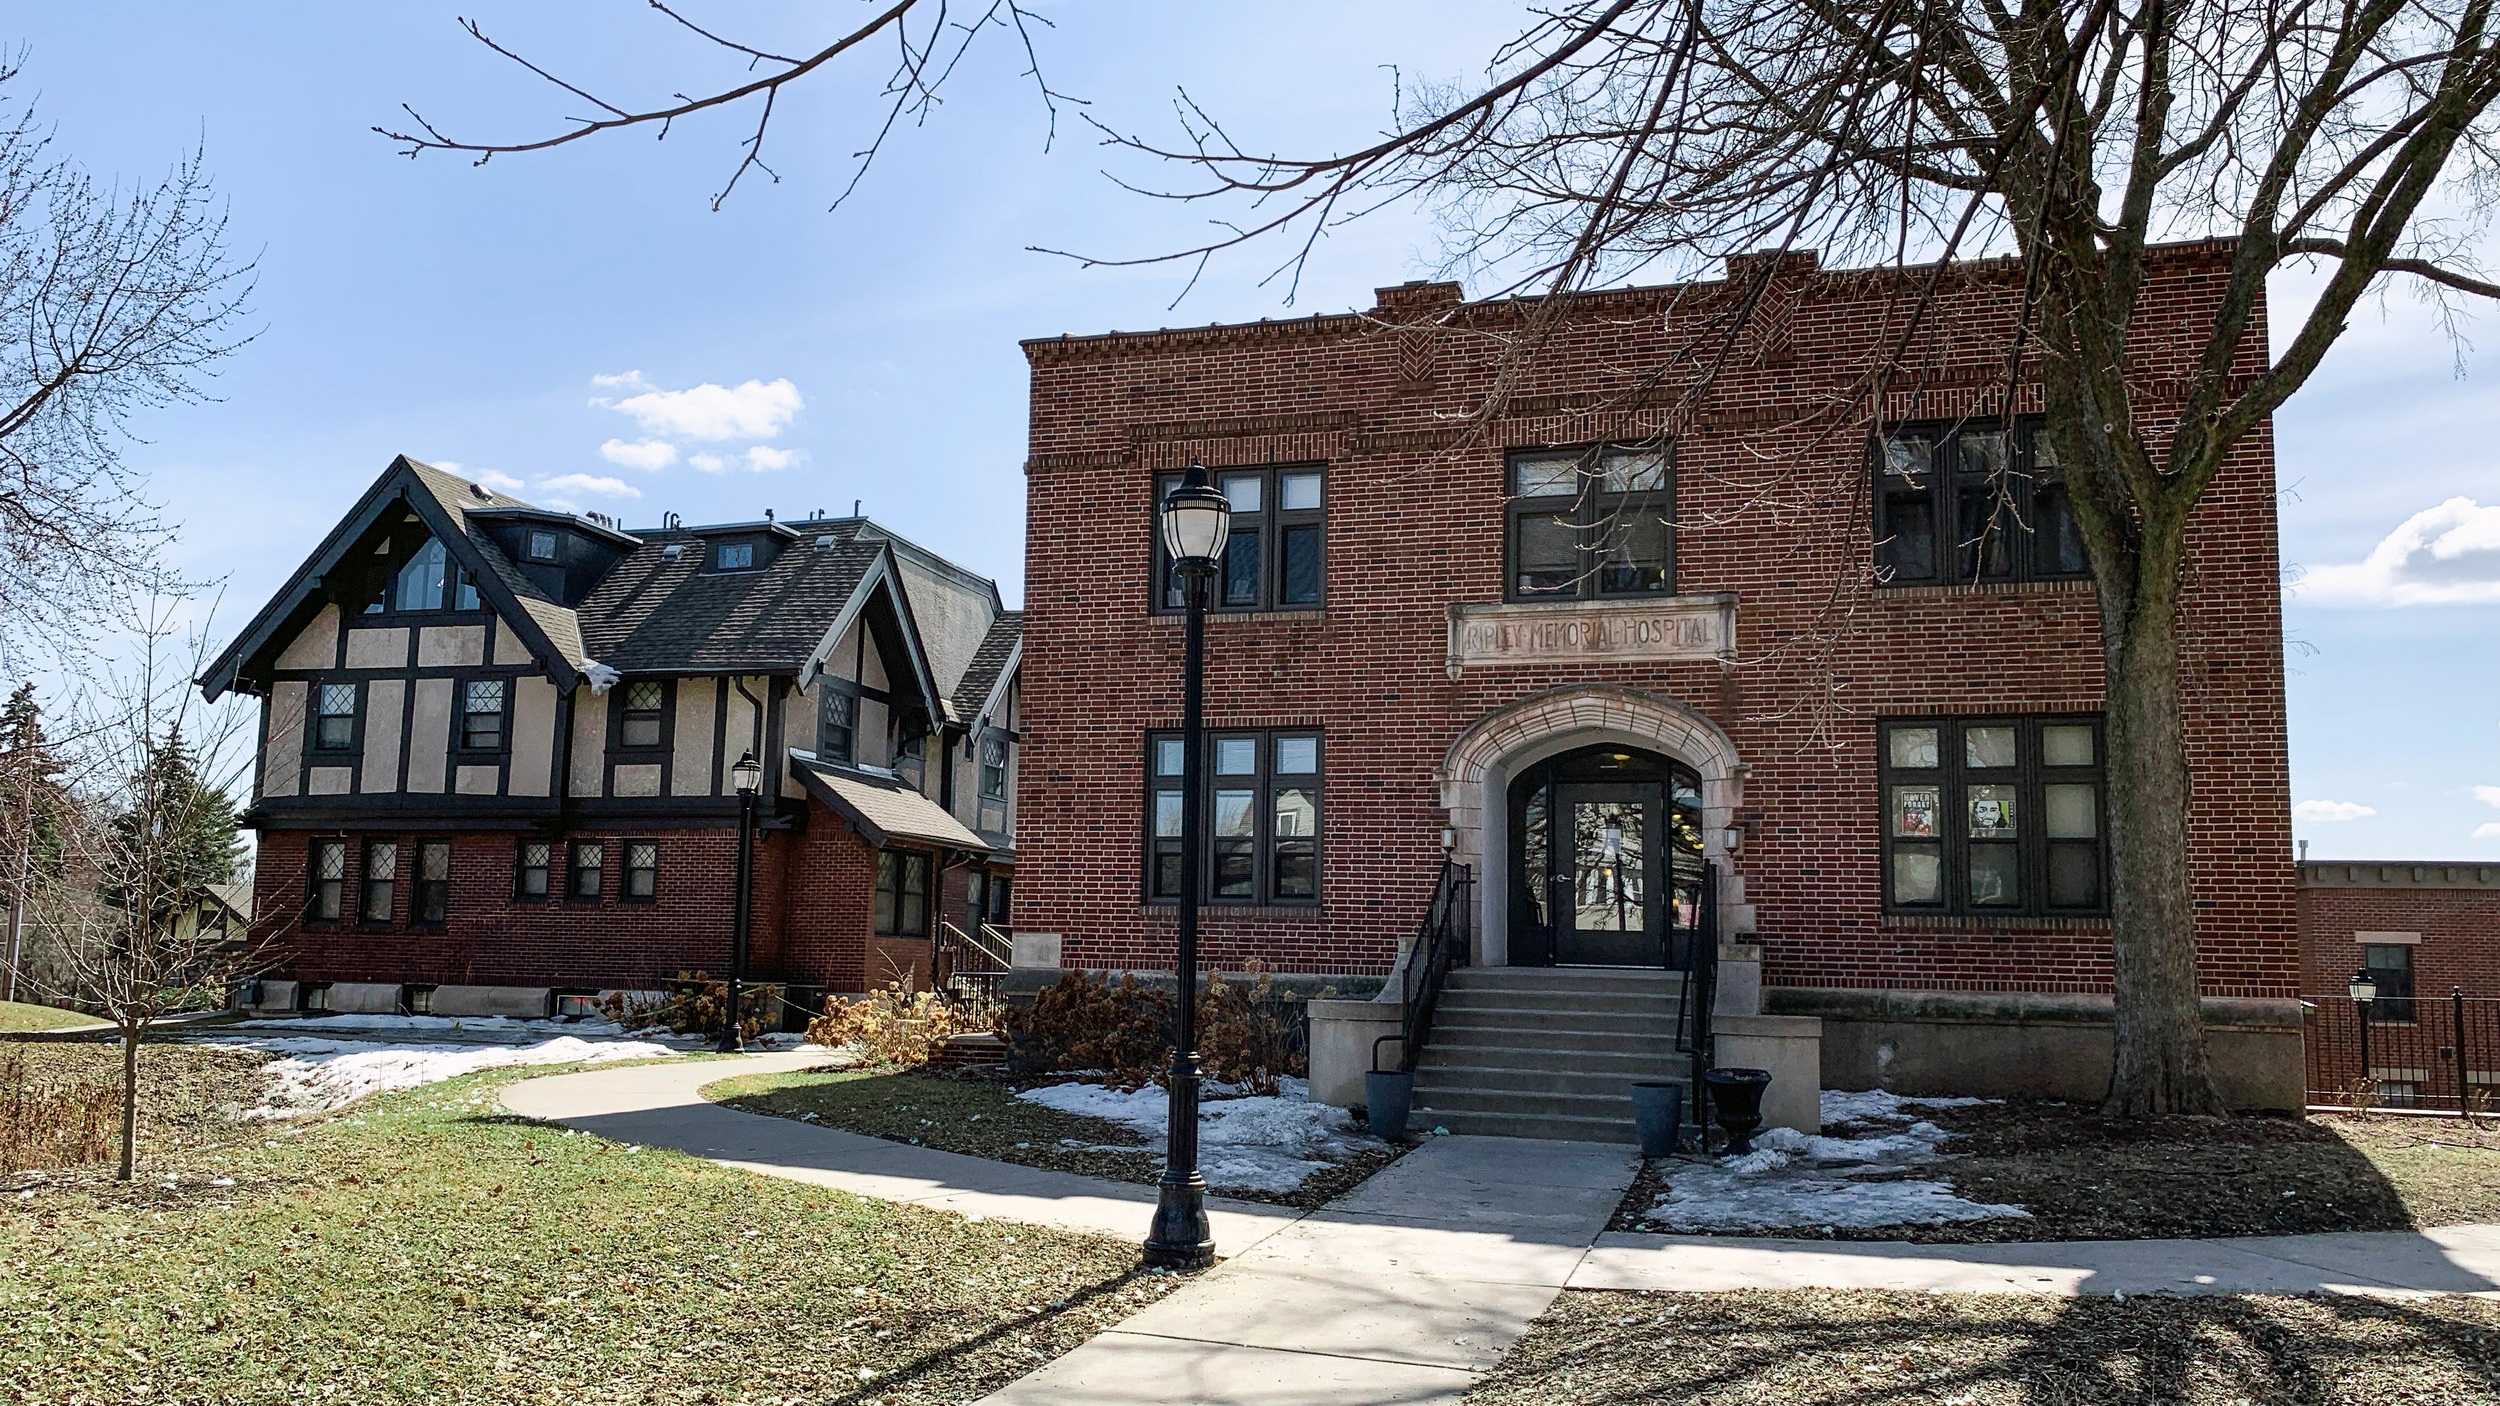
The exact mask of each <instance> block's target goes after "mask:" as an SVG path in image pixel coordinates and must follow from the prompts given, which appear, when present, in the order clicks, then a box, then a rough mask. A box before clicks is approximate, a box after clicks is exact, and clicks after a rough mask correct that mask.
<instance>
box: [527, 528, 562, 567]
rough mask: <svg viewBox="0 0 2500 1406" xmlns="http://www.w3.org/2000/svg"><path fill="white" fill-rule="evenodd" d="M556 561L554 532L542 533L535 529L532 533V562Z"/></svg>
mask: <svg viewBox="0 0 2500 1406" xmlns="http://www.w3.org/2000/svg"><path fill="white" fill-rule="evenodd" d="M555 559H556V535H555V534H554V533H552V532H542V531H539V530H537V529H535V528H533V529H532V530H531V531H530V560H531V561H554V560H555Z"/></svg>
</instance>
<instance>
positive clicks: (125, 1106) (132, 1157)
mask: <svg viewBox="0 0 2500 1406" xmlns="http://www.w3.org/2000/svg"><path fill="white" fill-rule="evenodd" d="M138 1160H139V1027H138V1026H136V1025H130V1024H124V1025H123V1026H122V1166H121V1170H120V1171H119V1172H116V1173H115V1174H114V1176H115V1178H116V1179H117V1180H120V1181H128V1180H130V1177H131V1173H132V1171H133V1170H134V1168H135V1165H136V1163H137V1162H138Z"/></svg>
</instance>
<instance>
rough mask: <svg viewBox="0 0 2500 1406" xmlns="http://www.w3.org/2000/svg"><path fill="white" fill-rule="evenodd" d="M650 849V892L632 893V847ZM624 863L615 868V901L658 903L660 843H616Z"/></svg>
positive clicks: (651, 841) (624, 840)
mask: <svg viewBox="0 0 2500 1406" xmlns="http://www.w3.org/2000/svg"><path fill="white" fill-rule="evenodd" d="M636 845H649V846H650V847H651V864H650V871H651V892H649V893H644V894H637V893H635V892H634V846H636ZM616 846H617V851H618V853H619V854H620V855H621V856H622V857H623V860H624V862H623V863H622V864H620V865H618V866H617V880H616V901H617V902H619V903H646V904H647V903H657V902H659V901H660V842H659V841H658V840H655V839H647V838H636V839H623V840H619V841H617V842H616Z"/></svg>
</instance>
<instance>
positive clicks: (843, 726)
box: [816, 679, 859, 766]
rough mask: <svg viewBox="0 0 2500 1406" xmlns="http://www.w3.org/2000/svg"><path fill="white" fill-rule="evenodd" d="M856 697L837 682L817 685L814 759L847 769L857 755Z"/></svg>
mask: <svg viewBox="0 0 2500 1406" xmlns="http://www.w3.org/2000/svg"><path fill="white" fill-rule="evenodd" d="M858 725H859V696H858V695H857V694H854V693H853V692H851V686H850V685H849V684H847V683H844V682H842V681H841V680H839V679H826V680H824V681H823V682H822V683H820V684H818V685H817V697H816V755H817V756H819V757H821V758H823V759H824V760H826V761H829V762H839V763H841V764H842V765H844V766H849V765H850V764H851V762H852V761H853V760H854V759H855V758H856V756H857V755H858V745H859V732H858Z"/></svg>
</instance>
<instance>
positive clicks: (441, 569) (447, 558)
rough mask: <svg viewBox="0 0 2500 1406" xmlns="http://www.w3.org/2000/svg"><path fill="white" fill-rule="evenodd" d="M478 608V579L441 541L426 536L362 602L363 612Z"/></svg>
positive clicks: (480, 606)
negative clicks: (365, 603) (377, 589)
mask: <svg viewBox="0 0 2500 1406" xmlns="http://www.w3.org/2000/svg"><path fill="white" fill-rule="evenodd" d="M446 605H448V606H449V608H450V609H453V610H479V609H482V608H483V606H482V605H481V604H480V602H479V600H478V594H477V581H476V580H475V578H473V577H471V576H470V575H469V569H468V568H467V567H465V566H458V565H455V564H454V563H453V562H452V560H451V554H450V553H449V552H446V551H444V550H443V544H442V543H441V542H438V541H436V540H435V539H433V538H431V537H429V538H427V539H426V540H425V545H424V546H421V547H419V548H417V550H416V553H415V555H413V556H411V557H409V558H408V564H407V565H406V566H403V567H401V568H400V569H399V570H398V572H397V573H396V574H394V575H393V576H391V577H390V578H388V579H387V580H385V581H384V582H383V585H382V589H381V590H380V591H379V592H378V593H377V594H376V595H375V597H374V599H373V600H372V601H371V602H370V603H368V604H367V605H366V606H365V614H367V615H381V614H383V613H385V612H389V611H433V610H441V609H444V608H445V607H446Z"/></svg>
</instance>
